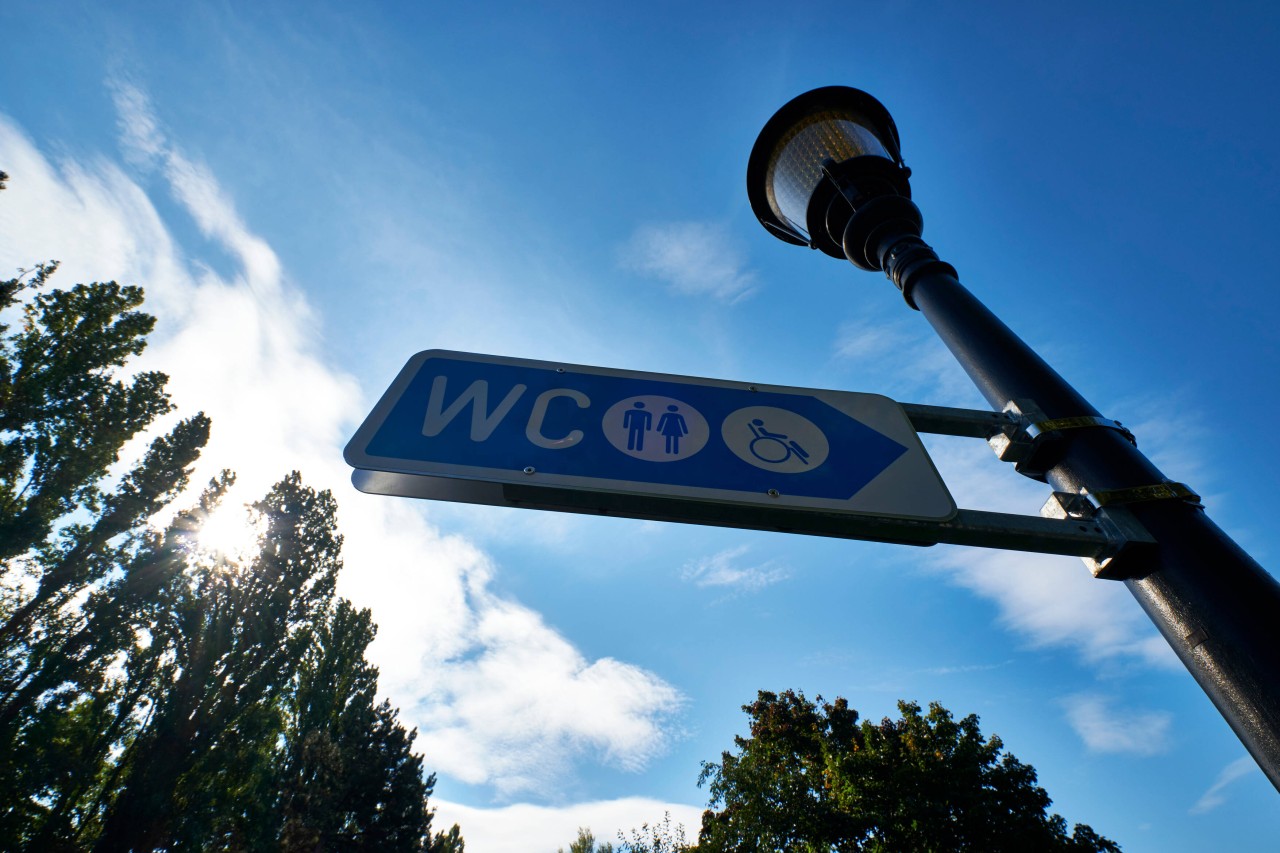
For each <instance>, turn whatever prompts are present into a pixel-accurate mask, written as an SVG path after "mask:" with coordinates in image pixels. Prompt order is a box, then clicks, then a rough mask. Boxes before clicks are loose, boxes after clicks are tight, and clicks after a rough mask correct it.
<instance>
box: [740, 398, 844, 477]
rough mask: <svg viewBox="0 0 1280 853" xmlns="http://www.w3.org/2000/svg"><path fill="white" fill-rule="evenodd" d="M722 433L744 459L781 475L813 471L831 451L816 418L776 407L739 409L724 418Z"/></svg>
mask: <svg viewBox="0 0 1280 853" xmlns="http://www.w3.org/2000/svg"><path fill="white" fill-rule="evenodd" d="M720 436H721V437H722V438H723V439H724V443H725V444H726V445H728V447H729V449H730V450H732V451H733V452H734V454H735V455H736V456H737V457H738V458H739V459H741V460H742V461H743V462H748V463H750V464H752V465H754V466H756V467H757V468H763V469H764V470H766V471H775V472H777V473H779V474H802V473H804V472H805V471H812V470H814V469H815V468H817V467H818V466H819V465H821V464H822V463H823V462H825V461H826V460H827V454H829V453H830V452H831V445H830V444H829V443H828V442H827V437H826V436H825V435H824V434H823V432H822V430H820V429H818V427H817V426H816V425H815V424H814V423H813V421H811V420H809V419H808V418H806V417H804V416H803V415H798V414H796V413H795V412H792V411H788V410H787V409H778V408H774V407H773V406H748V407H747V408H745V409H738V410H737V411H736V412H733V413H731V414H730V415H729V416H728V417H727V418H725V419H724V423H723V424H722V425H721V426H720Z"/></svg>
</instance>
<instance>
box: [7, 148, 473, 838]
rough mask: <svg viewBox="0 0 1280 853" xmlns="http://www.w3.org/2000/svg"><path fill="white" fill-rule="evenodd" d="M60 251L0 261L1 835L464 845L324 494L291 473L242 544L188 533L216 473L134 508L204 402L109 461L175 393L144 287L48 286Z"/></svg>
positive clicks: (211, 503)
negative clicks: (390, 692) (437, 810)
mask: <svg viewBox="0 0 1280 853" xmlns="http://www.w3.org/2000/svg"><path fill="white" fill-rule="evenodd" d="M7 178H8V176H7V175H5V174H4V173H3V172H0V189H4V182H5V181H6V180H7ZM57 266H58V265H57V262H56V261H51V262H49V263H47V264H37V265H36V266H35V267H34V268H32V269H30V270H20V271H19V273H18V275H17V276H16V277H14V278H12V279H9V280H6V281H0V838H2V839H4V841H3V844H0V846H3V847H4V849H5V850H14V851H40V853H47V851H87V850H95V851H150V850H156V849H164V850H172V851H184V850H198V851H206V850H208V851H214V850H223V851H232V850H235V851H242V850H259V849H277V848H283V849H286V850H306V851H307V853H321V851H328V850H334V851H338V850H341V851H363V850H368V851H373V850H377V851H383V850H386V851H413V852H414V853H417V851H422V853H463V851H464V844H463V840H462V836H461V832H460V830H459V828H458V827H457V826H456V825H455V826H453V827H452V828H451V829H450V830H449V831H448V832H445V833H438V834H435V835H432V834H431V831H430V829H431V819H432V812H431V810H430V809H429V807H428V797H429V796H430V794H431V793H432V788H433V785H434V782H435V777H434V775H424V772H423V762H422V757H421V756H420V755H417V754H415V753H414V752H413V751H412V746H413V741H414V738H415V736H416V732H412V731H407V730H406V729H405V728H404V726H403V725H401V723H400V721H399V719H398V713H397V712H396V710H394V709H393V708H392V707H391V706H390V704H389V703H388V702H386V701H383V702H381V703H378V702H377V700H376V694H377V675H378V673H377V670H376V668H374V667H372V666H371V665H370V664H368V662H367V661H365V659H364V654H365V651H366V648H367V646H368V645H369V642H370V641H371V640H372V639H373V636H374V632H375V627H374V625H373V622H372V620H371V616H370V613H369V612H368V611H363V610H356V609H355V608H353V607H352V606H351V605H350V604H349V603H348V602H346V601H343V600H341V599H338V598H336V597H335V595H334V583H335V579H336V576H337V573H338V571H339V569H340V568H341V547H342V537H341V536H340V535H338V533H337V522H336V504H335V502H334V500H333V497H332V495H330V494H329V493H328V492H325V491H316V490H314V489H311V488H309V487H307V486H305V485H304V484H303V483H302V479H301V477H300V475H299V474H298V473H297V472H294V473H293V474H290V475H288V476H286V477H285V478H284V479H283V480H281V481H280V482H279V483H277V484H276V485H275V486H274V487H273V488H272V489H271V491H270V492H269V493H268V494H267V495H266V496H265V497H264V498H263V499H262V500H260V501H258V502H257V503H256V504H254V505H253V507H252V512H251V516H252V521H253V523H254V525H255V529H256V530H257V531H258V534H259V536H258V543H257V544H258V547H257V550H256V552H254V553H252V554H249V555H234V556H228V555H224V554H219V553H216V552H212V551H210V550H209V549H207V548H205V547H203V546H202V545H201V543H200V539H199V532H200V528H201V525H202V524H203V522H204V521H205V520H206V519H207V518H208V517H209V515H210V514H211V513H212V512H214V511H215V509H217V507H218V505H219V503H220V502H221V501H222V500H223V498H224V497H225V496H226V494H227V492H228V489H229V488H230V487H231V485H232V483H233V482H234V476H233V475H232V474H231V473H230V472H223V474H222V475H221V476H220V477H219V478H217V479H215V480H214V481H213V482H212V483H210V485H209V487H208V488H207V489H205V491H204V493H203V494H202V495H201V497H200V498H199V501H198V503H197V504H196V505H195V506H193V507H192V508H190V509H188V510H185V511H182V512H179V513H177V514H176V515H175V516H174V518H173V520H172V522H170V523H169V524H168V525H167V526H166V527H165V528H164V529H163V530H160V529H157V528H156V527H153V526H152V525H153V520H154V518H155V517H156V515H157V514H158V513H159V512H160V511H161V510H163V509H164V508H165V507H166V506H168V505H169V504H171V503H172V502H173V501H174V500H175V499H176V498H177V497H178V496H179V495H180V494H182V493H183V492H184V490H185V488H186V486H187V481H188V475H189V473H190V470H191V468H192V466H193V464H194V462H195V461H196V459H197V458H198V456H199V454H200V452H201V450H202V449H203V447H204V445H205V444H206V442H207V440H208V436H209V427H210V424H209V420H208V418H206V417H205V416H204V415H203V414H198V415H195V416H194V417H191V418H187V419H185V420H182V421H179V422H178V423H177V424H176V425H174V426H173V428H172V429H170V430H169V432H168V433H165V434H163V435H158V436H155V437H154V438H153V439H152V440H151V442H150V445H149V447H148V448H147V449H146V450H145V451H144V452H142V453H141V455H140V458H139V460H138V461H137V462H136V463H134V464H133V465H132V466H131V467H127V468H125V469H123V470H122V466H121V465H120V464H119V463H120V462H121V457H122V453H123V451H124V450H125V448H126V446H131V443H133V442H135V441H138V440H140V439H141V438H142V437H143V436H144V434H145V433H146V432H147V431H148V430H150V429H151V428H153V427H154V426H155V422H156V419H157V418H159V417H161V416H162V415H165V414H167V413H168V412H170V410H171V408H172V407H171V406H170V403H169V400H168V397H167V396H166V394H165V391H164V386H165V383H166V381H167V378H166V377H165V376H164V374H162V373H158V372H154V371H153V372H134V373H130V372H129V371H128V367H127V362H128V361H129V359H130V358H132V357H133V356H135V355H137V354H138V353H140V352H141V351H142V350H143V348H144V347H145V345H146V336H147V335H148V334H149V333H150V331H151V330H152V328H153V327H154V325H155V320H154V318H153V317H151V316H149V315H147V314H146V313H144V312H143V311H141V310H140V307H141V305H142V301H143V294H142V290H141V289H140V288H136V287H126V286H120V285H118V284H116V283H115V282H106V283H93V284H88V285H84V284H78V285H75V286H74V287H73V288H71V289H69V290H58V289H50V288H49V287H48V283H49V279H50V277H51V276H52V275H53V274H54V272H55V271H56V270H57ZM15 320H16V321H17V322H15ZM11 326H12V327H11Z"/></svg>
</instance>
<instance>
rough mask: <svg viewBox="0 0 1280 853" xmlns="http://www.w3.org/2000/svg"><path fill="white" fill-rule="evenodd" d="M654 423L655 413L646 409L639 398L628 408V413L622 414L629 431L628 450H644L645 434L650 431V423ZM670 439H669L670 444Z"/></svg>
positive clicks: (624, 426) (623, 424)
mask: <svg viewBox="0 0 1280 853" xmlns="http://www.w3.org/2000/svg"><path fill="white" fill-rule="evenodd" d="M673 408H674V407H673ZM663 417H666V416H665V415H664V416H663ZM652 423H653V415H651V414H649V412H647V411H645V408H644V403H641V402H640V401H639V400H637V401H636V403H635V406H634V407H633V408H630V409H627V411H626V414H624V415H623V416H622V427H623V429H625V430H626V431H627V450H635V451H643V450H644V434H645V433H646V432H648V431H649V425H650V424H652ZM670 441H671V440H670V439H667V442H668V444H670ZM668 452H670V451H668Z"/></svg>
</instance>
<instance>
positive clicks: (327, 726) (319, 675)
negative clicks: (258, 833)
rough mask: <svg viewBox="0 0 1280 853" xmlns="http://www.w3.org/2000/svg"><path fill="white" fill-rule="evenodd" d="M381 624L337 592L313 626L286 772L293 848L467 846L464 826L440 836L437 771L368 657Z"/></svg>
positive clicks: (285, 805) (297, 690) (292, 702)
mask: <svg viewBox="0 0 1280 853" xmlns="http://www.w3.org/2000/svg"><path fill="white" fill-rule="evenodd" d="M376 630H377V629H376V628H375V627H374V625H373V622H372V620H371V618H370V614H369V611H368V610H356V609H355V608H354V607H352V606H351V604H350V602H347V601H345V600H343V599H338V600H337V602H336V604H335V605H334V606H332V607H331V608H330V610H329V612H328V614H327V617H326V618H325V619H324V620H323V621H321V622H319V623H318V624H317V625H316V626H315V627H314V628H313V629H312V630H311V634H310V637H309V641H308V643H307V648H306V652H305V653H304V655H303V658H302V661H301V665H300V666H299V667H298V673H297V677H296V685H295V687H294V689H293V691H292V692H291V694H290V695H289V697H288V699H287V701H286V703H285V704H286V729H285V754H284V760H283V762H282V766H283V773H282V778H281V785H280V791H281V795H282V796H281V800H282V813H283V814H284V816H285V823H284V827H283V831H282V842H283V844H282V847H283V849H285V850H297V851H308V852H310V851H316V850H370V851H373V850H387V851H393V850H406V851H409V850H413V851H417V850H431V851H441V853H444V851H457V853H461V851H462V849H463V848H462V840H461V836H460V834H459V830H458V827H457V826H456V825H455V826H454V827H453V828H452V829H451V830H450V832H449V833H442V834H437V835H436V836H434V837H433V836H432V835H431V818H432V812H431V811H430V810H429V809H428V808H427V798H428V797H429V796H430V795H431V791H432V787H433V785H434V784H435V776H434V775H430V776H427V777H425V778H424V777H423V771H422V758H421V757H420V756H417V755H414V754H413V753H412V751H411V747H412V745H413V740H414V737H415V734H416V733H415V732H406V731H405V730H404V727H403V726H401V725H400V723H399V722H398V720H397V719H396V712H395V711H394V710H392V708H391V706H390V704H389V703H387V702H385V701H384V702H382V703H381V704H376V703H375V694H376V693H377V683H378V671H377V669H376V668H375V667H374V666H372V665H371V664H369V663H368V662H367V661H366V660H365V657H364V654H365V650H366V648H367V647H368V645H369V643H371V642H372V641H373V638H374V635H375V633H376Z"/></svg>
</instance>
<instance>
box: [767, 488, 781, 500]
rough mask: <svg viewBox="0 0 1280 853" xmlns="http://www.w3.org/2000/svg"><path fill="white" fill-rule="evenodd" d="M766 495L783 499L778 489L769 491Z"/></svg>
mask: <svg viewBox="0 0 1280 853" xmlns="http://www.w3.org/2000/svg"><path fill="white" fill-rule="evenodd" d="M765 494H766V495H768V496H769V497H771V498H776V497H781V495H779V494H778V490H777V489H770V490H769V491H767V492H765Z"/></svg>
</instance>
